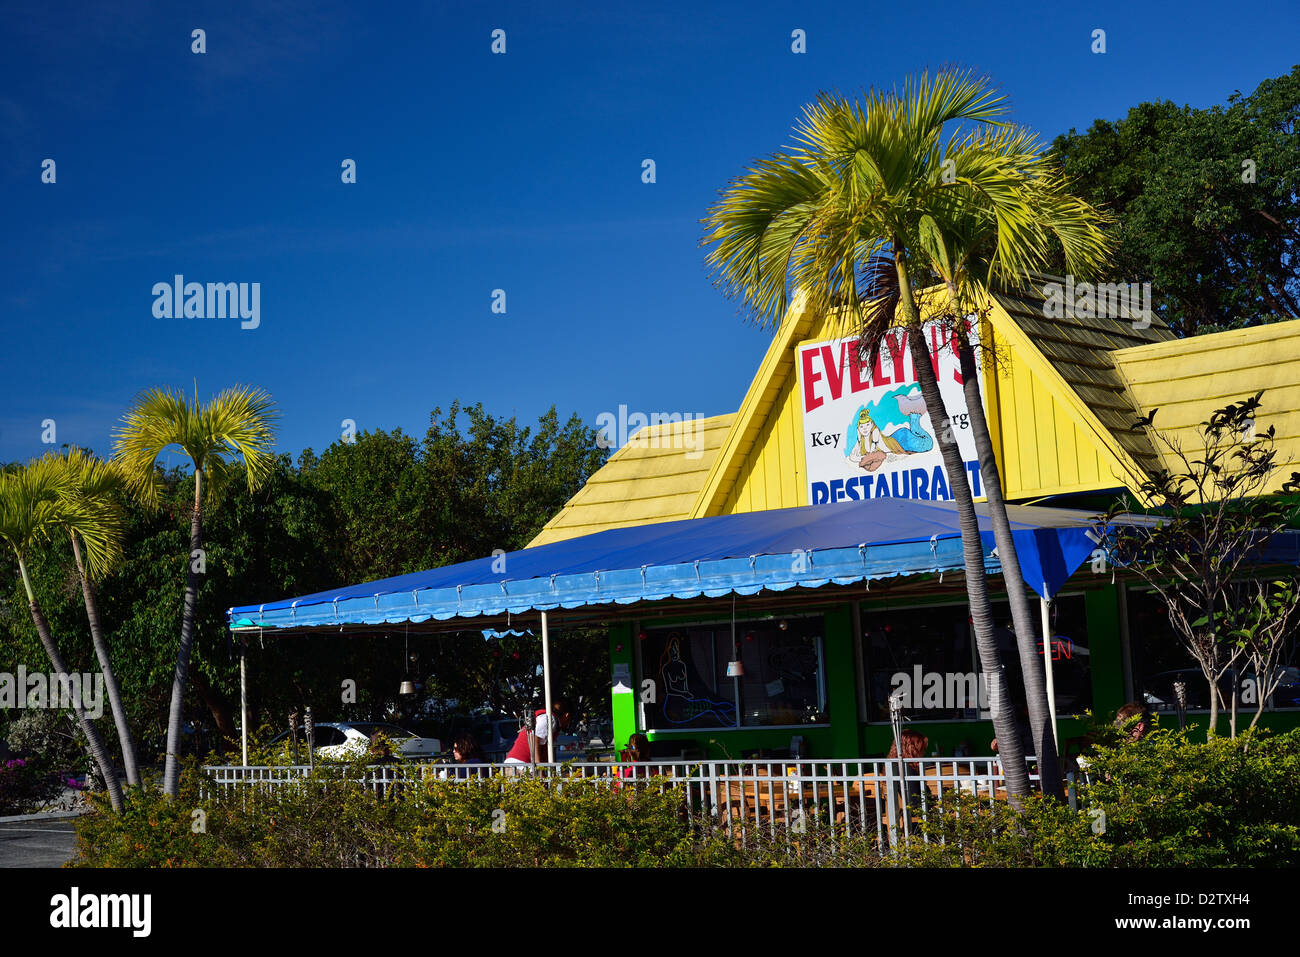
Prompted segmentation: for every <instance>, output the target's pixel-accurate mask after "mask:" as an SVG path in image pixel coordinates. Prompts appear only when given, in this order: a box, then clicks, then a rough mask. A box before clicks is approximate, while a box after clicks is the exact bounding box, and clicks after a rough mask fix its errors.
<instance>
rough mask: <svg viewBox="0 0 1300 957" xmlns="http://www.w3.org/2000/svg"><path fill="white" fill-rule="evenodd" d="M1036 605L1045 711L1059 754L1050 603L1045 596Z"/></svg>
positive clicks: (1044, 586)
mask: <svg viewBox="0 0 1300 957" xmlns="http://www.w3.org/2000/svg"><path fill="white" fill-rule="evenodd" d="M1043 591H1047V582H1043ZM1038 605H1039V608H1040V609H1041V610H1042V613H1043V668H1044V669H1045V670H1046V672H1047V711H1048V713H1049V714H1050V715H1051V718H1052V741H1053V742H1055V744H1056V750H1057V753H1058V754H1059V753H1060V750H1061V739H1060V736H1059V735H1058V734H1057V731H1056V682H1055V681H1053V679H1052V616H1051V614H1050V610H1051V606H1052V603H1051V601H1049V600H1048V599H1046V598H1040V599H1039V600H1038Z"/></svg>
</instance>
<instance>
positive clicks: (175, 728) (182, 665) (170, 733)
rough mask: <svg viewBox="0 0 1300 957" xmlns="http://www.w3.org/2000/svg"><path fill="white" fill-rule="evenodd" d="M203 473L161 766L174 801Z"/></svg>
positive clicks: (197, 480)
mask: <svg viewBox="0 0 1300 957" xmlns="http://www.w3.org/2000/svg"><path fill="white" fill-rule="evenodd" d="M202 501H203V472H202V470H200V469H198V468H195V470H194V515H193V517H192V518H191V519H190V551H189V555H188V556H187V561H188V566H187V567H188V568H189V571H188V572H187V574H186V579H185V610H184V616H183V617H182V618H181V645H180V649H179V650H178V651H177V653H176V672H175V673H174V674H173V675H172V702H171V709H170V710H169V711H168V714H167V762H166V764H165V765H164V766H163V794H165V795H167V796H168V797H176V795H177V794H179V793H180V785H181V766H180V751H181V723H182V720H183V713H184V705H185V680H186V678H187V676H188V675H189V671H190V652H191V651H192V650H193V648H194V612H195V607H196V606H197V604H198V595H199V573H198V572H197V571H195V570H194V553H195V552H196V551H198V550H199V549H200V548H202V547H203V513H202Z"/></svg>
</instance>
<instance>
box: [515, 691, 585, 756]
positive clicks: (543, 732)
mask: <svg viewBox="0 0 1300 957" xmlns="http://www.w3.org/2000/svg"><path fill="white" fill-rule="evenodd" d="M551 714H552V715H554V718H555V720H554V721H553V722H552V721H549V720H547V715H546V709H544V708H540V709H538V710H537V711H536V712H535V715H536V721H535V726H534V728H533V733H534V734H535V735H536V736H537V760H538V763H540V764H546V763H548V762H549V761H550V760H551V754H550V752H551V749H550V743H551V725H552V724H554V725H555V727H556V728H557V729H558V730H559V731H563V730H564V729H565V728H567V727H568V726H569V722H570V721H571V720H572V719H573V715H572V709H571V708H570V707H569V702H568V699H567V698H556V699H555V701H554V702H553V703H552V704H551ZM557 733H558V732H557ZM505 763H506V764H531V763H532V753H531V751H530V749H529V746H528V729H527V728H520V729H519V736H518V737H517V738H515V743H514V746H513V747H511V749H510V753H509V754H507V755H506V760H505Z"/></svg>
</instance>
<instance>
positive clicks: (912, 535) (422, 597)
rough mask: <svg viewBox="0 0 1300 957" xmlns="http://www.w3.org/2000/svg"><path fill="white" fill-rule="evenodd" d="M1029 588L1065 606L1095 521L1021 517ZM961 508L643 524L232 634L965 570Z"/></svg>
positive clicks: (1020, 509) (278, 616) (281, 604)
mask: <svg viewBox="0 0 1300 957" xmlns="http://www.w3.org/2000/svg"><path fill="white" fill-rule="evenodd" d="M976 509H977V511H978V512H979V516H980V534H981V536H982V538H983V539H984V545H985V552H986V555H985V567H986V569H987V570H988V571H989V572H990V573H993V574H996V573H999V572H1000V571H1001V568H1000V565H999V564H998V560H997V556H996V554H995V553H993V534H992V531H991V527H990V526H989V523H988V514H987V509H986V508H984V507H983V506H976ZM1007 513H1008V515H1009V517H1010V519H1011V528H1012V537H1013V538H1014V540H1015V543H1016V553H1017V555H1018V556H1019V558H1020V566H1021V571H1022V574H1023V576H1024V578H1025V582H1026V583H1027V584H1028V585H1029V586H1030V587H1031V588H1033V589H1034V590H1035V591H1037V592H1038V593H1039V594H1040V595H1042V596H1043V597H1046V598H1050V597H1051V596H1052V595H1055V594H1056V592H1057V591H1058V590H1059V589H1060V587H1061V586H1062V585H1063V584H1064V583H1065V581H1066V579H1068V578H1069V577H1070V575H1072V574H1073V573H1074V571H1075V570H1076V569H1077V568H1078V567H1079V565H1080V564H1082V563H1083V561H1084V559H1085V558H1087V557H1088V555H1089V554H1091V552H1092V551H1093V549H1095V548H1096V547H1097V544H1096V543H1097V541H1098V535H1097V532H1095V531H1093V528H1094V526H1095V525H1096V519H1095V516H1094V515H1093V513H1090V512H1081V511H1067V510H1064V509H1051V508H1034V507H1026V506H1015V505H1013V506H1008V508H1007ZM963 568H964V561H963V558H962V543H961V532H960V526H959V524H958V518H957V509H956V506H955V505H954V504H953V503H951V502H927V501H920V500H915V499H888V498H884V499H870V500H867V501H843V502H837V503H834V504H826V505H811V506H805V507H803V508H785V509H773V510H768V511H761V512H745V513H740V514H735V515H719V516H714V517H710V518H696V519H687V520H684V521H677V522H663V523H660V524H655V525H638V526H633V527H630V528H617V529H610V530H608V531H603V532H597V533H595V534H593V535H586V536H583V537H581V538H575V539H570V540H568V541H563V542H554V543H552V544H549V545H540V546H538V547H536V548H527V549H523V550H522V551H517V552H502V553H500V554H497V555H494V556H488V557H486V558H479V559H475V560H474V561H469V562H461V563H460V564H457V565H447V566H444V567H442V568H432V569H429V570H428V571H422V572H413V573H411V574H409V575H399V576H397V577H395V578H385V579H382V580H380V581H374V582H367V583H365V584H361V585H351V586H348V587H344V588H335V589H331V590H330V591H324V592H318V593H316V594H314V595H304V596H302V597H301V598H285V599H281V600H279V601H270V602H266V603H264V604H258V605H244V606H241V607H238V608H232V609H230V611H229V612H228V613H227V617H228V620H229V622H230V626H231V627H232V628H247V627H256V628H277V629H295V628H318V627H323V626H329V625H336V626H339V625H386V624H399V623H403V622H411V623H418V622H426V621H430V620H434V621H447V620H449V619H453V618H476V617H484V616H500V615H505V614H507V613H509V614H523V613H525V612H529V611H549V610H553V609H557V608H564V609H573V608H583V607H587V606H598V605H607V604H620V605H627V604H632V603H634V602H639V601H654V600H658V599H662V598H698V597H701V596H704V597H709V598H718V597H722V596H725V595H732V594H734V595H754V594H757V593H758V592H760V591H772V592H779V591H784V590H786V589H789V588H793V587H795V586H800V587H803V588H819V587H821V586H823V585H827V584H836V585H850V584H854V583H856V582H862V581H869V580H872V579H882V578H893V577H897V576H906V575H920V574H937V573H941V572H951V571H961V570H962V569H963Z"/></svg>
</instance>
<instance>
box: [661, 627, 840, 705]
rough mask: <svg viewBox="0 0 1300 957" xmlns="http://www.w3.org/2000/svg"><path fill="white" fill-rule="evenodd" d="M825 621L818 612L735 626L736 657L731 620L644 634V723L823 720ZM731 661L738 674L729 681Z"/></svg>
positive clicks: (824, 700) (824, 703)
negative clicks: (649, 693) (649, 697)
mask: <svg viewBox="0 0 1300 957" xmlns="http://www.w3.org/2000/svg"><path fill="white" fill-rule="evenodd" d="M823 621H824V619H823V618H822V617H821V616H820V615H817V616H811V617H790V618H783V619H771V618H763V619H755V620H749V621H738V622H736V630H735V640H736V647H735V649H734V651H735V657H734V659H733V647H732V628H731V623H730V622H724V623H719V624H707V625H683V626H681V627H677V628H656V629H652V630H648V631H647V632H646V636H645V640H644V642H642V645H641V669H642V674H643V675H644V677H646V678H648V679H650V680H651V681H653V682H654V689H655V695H654V699H655V700H654V701H653V702H650V701H647V702H645V708H646V723H647V726H648V727H650V728H653V729H658V730H667V729H672V728H734V727H736V726H737V724H739V725H740V726H742V727H761V726H774V725H798V724H814V723H824V722H825V721H826V716H825V710H826V696H825V691H824V688H823V680H822V635H823V631H822V629H823ZM783 626H784V627H783ZM732 660H736V661H739V662H740V664H741V666H742V668H743V670H744V674H743V675H735V676H728V674H727V665H728V662H730V661H732ZM737 715H739V721H737Z"/></svg>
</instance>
